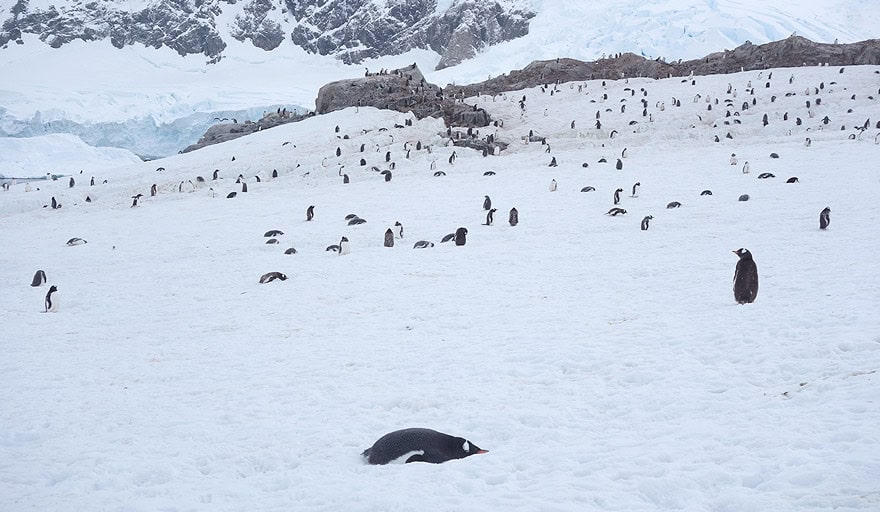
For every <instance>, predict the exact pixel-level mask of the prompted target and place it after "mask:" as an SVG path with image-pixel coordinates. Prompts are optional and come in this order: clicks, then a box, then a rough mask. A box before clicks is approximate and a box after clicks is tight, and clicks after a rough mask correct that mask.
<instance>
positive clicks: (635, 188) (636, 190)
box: [630, 181, 642, 197]
mask: <svg viewBox="0 0 880 512" xmlns="http://www.w3.org/2000/svg"><path fill="white" fill-rule="evenodd" d="M641 186H642V182H640V181H637V182H635V183H633V189H632V192H633V193H632V196H630V197H639V187H641Z"/></svg>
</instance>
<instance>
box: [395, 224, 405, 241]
mask: <svg viewBox="0 0 880 512" xmlns="http://www.w3.org/2000/svg"><path fill="white" fill-rule="evenodd" d="M394 227H395V228H396V229H397V236H398V238H400V239H401V240H403V224H401V223H400V221H399V220H398V221H396V222H395V223H394Z"/></svg>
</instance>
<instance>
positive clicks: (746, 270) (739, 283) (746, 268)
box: [733, 249, 758, 304]
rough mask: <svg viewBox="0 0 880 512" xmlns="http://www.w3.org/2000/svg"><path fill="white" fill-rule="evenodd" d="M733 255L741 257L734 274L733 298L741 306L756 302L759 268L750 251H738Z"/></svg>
mask: <svg viewBox="0 0 880 512" xmlns="http://www.w3.org/2000/svg"><path fill="white" fill-rule="evenodd" d="M733 253H734V254H736V255H737V256H739V261H738V262H737V263H736V272H735V273H734V274H733V297H734V298H735V299H736V302H737V303H739V304H749V303H752V302H755V297H756V296H757V295H758V266H757V265H755V260H753V259H752V253H750V252H749V251H748V249H737V250H736V251H733Z"/></svg>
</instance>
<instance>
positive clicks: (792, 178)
mask: <svg viewBox="0 0 880 512" xmlns="http://www.w3.org/2000/svg"><path fill="white" fill-rule="evenodd" d="M785 182H786V183H798V177H797V176H792V177H791V178H788V179H787V180H785Z"/></svg>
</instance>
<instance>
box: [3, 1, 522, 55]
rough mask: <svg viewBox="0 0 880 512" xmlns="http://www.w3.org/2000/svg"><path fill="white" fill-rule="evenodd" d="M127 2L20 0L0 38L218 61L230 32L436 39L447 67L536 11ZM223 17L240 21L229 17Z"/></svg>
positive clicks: (333, 46)
mask: <svg viewBox="0 0 880 512" xmlns="http://www.w3.org/2000/svg"><path fill="white" fill-rule="evenodd" d="M128 5H129V4H128V3H127V2H113V1H111V0H93V1H87V2H85V3H83V2H82V1H74V0H55V1H54V2H52V3H51V4H50V5H49V6H48V7H42V6H32V5H30V3H29V1H28V0H16V1H15V3H14V4H13V5H12V7H11V8H9V9H8V11H6V12H5V14H4V10H3V9H0V47H4V46H5V45H8V44H10V43H14V44H23V43H24V42H23V39H22V35H23V34H35V35H37V36H38V37H39V38H40V40H42V41H43V42H44V43H46V44H48V45H50V46H52V47H54V48H58V47H60V46H62V45H64V44H66V43H68V42H70V41H72V40H75V39H81V40H84V41H97V40H103V39H109V40H110V42H111V43H112V44H113V45H114V46H116V47H117V48H121V47H123V46H126V45H132V44H136V43H139V44H143V45H144V46H148V47H153V48H161V47H163V46H165V47H168V48H171V49H173V50H175V51H177V52H178V53H179V54H180V55H188V54H203V55H205V56H206V57H208V59H209V62H216V61H217V60H218V59H220V58H221V57H222V54H223V51H224V49H225V48H226V45H227V43H226V39H225V38H229V37H231V38H234V39H236V40H238V41H242V42H244V41H250V42H251V44H253V45H254V46H256V47H258V48H261V49H263V50H267V51H268V50H273V49H275V48H277V47H278V46H280V45H281V44H282V43H283V42H284V41H285V40H286V39H288V38H289V39H290V40H291V42H293V43H294V44H296V45H299V46H301V47H303V48H304V49H306V50H307V51H310V52H313V53H318V54H321V55H329V56H334V57H337V58H339V59H341V60H343V61H344V62H346V63H357V62H361V61H362V60H364V59H367V58H374V57H380V56H383V55H397V54H401V53H405V52H407V51H409V50H411V49H414V48H421V49H431V50H434V51H436V52H437V53H439V54H440V55H441V57H442V58H441V61H440V64H439V66H438V67H446V66H451V65H455V64H458V63H460V62H461V61H463V60H465V59H469V58H471V57H473V56H474V55H476V53H477V52H478V51H480V50H482V49H483V48H486V47H487V46H491V45H493V44H497V43H500V42H503V41H507V40H510V39H513V38H516V37H520V36H523V35H525V34H527V33H528V23H529V20H530V19H531V18H532V17H534V15H535V13H532V12H529V11H526V10H523V9H521V8H518V7H516V6H515V4H514V3H512V1H511V0H455V1H453V2H452V4H451V5H450V6H449V7H448V8H447V9H445V10H443V11H438V5H437V0H280V1H274V0H152V1H150V2H148V3H146V5H145V6H143V7H142V8H139V9H138V10H132V9H130V8H129V7H128ZM221 19H222V20H229V19H231V21H225V22H223V23H226V25H222V24H221V21H220V20H221Z"/></svg>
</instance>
